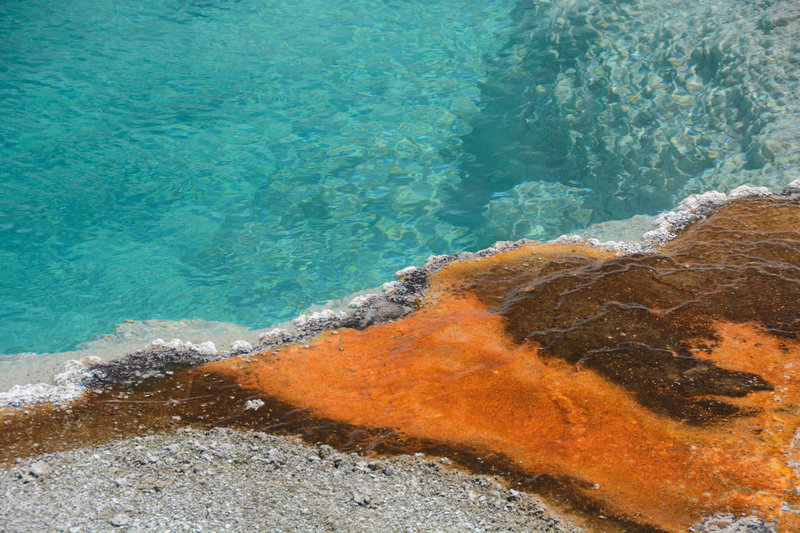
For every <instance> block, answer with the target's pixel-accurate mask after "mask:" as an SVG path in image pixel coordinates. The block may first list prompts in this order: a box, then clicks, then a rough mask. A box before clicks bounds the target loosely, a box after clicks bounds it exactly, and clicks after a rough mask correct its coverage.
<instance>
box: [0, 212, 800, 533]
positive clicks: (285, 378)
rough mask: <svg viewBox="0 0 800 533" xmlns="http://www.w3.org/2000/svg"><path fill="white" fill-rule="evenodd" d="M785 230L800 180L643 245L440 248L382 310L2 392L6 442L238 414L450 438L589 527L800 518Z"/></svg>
mask: <svg viewBox="0 0 800 533" xmlns="http://www.w3.org/2000/svg"><path fill="white" fill-rule="evenodd" d="M795 228H800V205H798V201H797V200H796V199H795V198H791V197H775V198H759V199H752V198H751V199H743V200H736V201H733V202H732V203H730V204H729V205H726V206H724V207H722V208H720V209H718V210H717V211H716V212H715V213H714V214H713V215H712V216H710V217H709V218H707V219H705V220H703V221H701V222H698V223H696V224H695V225H693V226H692V227H690V228H688V229H687V230H685V231H684V232H682V234H681V235H680V236H679V237H678V238H677V239H675V240H674V241H671V242H670V243H668V244H667V245H665V246H663V247H662V248H660V249H659V250H658V251H656V252H654V253H648V254H631V255H625V256H618V255H616V254H615V253H613V252H611V251H608V250H605V249H602V248H598V247H590V246H584V245H565V244H549V245H529V246H523V247H522V248H518V249H516V250H513V251H510V252H505V253H502V254H497V255H494V256H492V257H489V258H484V259H480V260H466V261H457V262H452V263H450V264H448V265H446V266H445V267H444V268H442V269H441V270H440V271H439V272H437V273H436V274H434V275H432V276H431V277H430V278H429V279H428V283H429V287H428V290H427V292H426V296H425V299H424V300H423V301H422V302H421V303H420V306H419V308H418V309H417V310H415V311H414V312H412V313H411V314H409V315H407V316H406V317H404V318H402V319H399V320H396V321H394V322H389V323H385V324H378V325H373V326H370V327H368V328H365V329H363V330H357V329H346V328H341V329H339V330H338V331H336V332H326V333H322V334H320V335H319V336H318V337H316V338H315V339H313V340H311V341H306V342H304V343H295V344H288V345H284V346H282V347H280V348H277V349H274V350H270V351H267V352H263V353H260V354H257V355H250V356H247V357H244V358H232V359H227V360H222V361H218V362H214V363H209V364H205V365H202V366H199V367H193V368H185V369H180V368H175V369H173V371H174V373H173V374H172V375H168V376H166V377H164V378H159V379H149V380H146V381H145V382H143V383H141V384H139V385H138V386H136V387H129V386H117V387H113V388H111V389H109V390H104V391H100V392H94V393H90V394H88V395H87V396H86V398H84V399H83V400H81V401H79V402H76V403H75V404H73V405H72V406H70V408H69V409H67V410H60V411H59V410H56V411H53V410H50V409H45V408H43V407H37V408H35V409H31V410H30V412H29V413H28V414H27V415H23V414H22V413H21V412H20V411H19V410H16V411H14V412H8V411H6V412H0V420H2V423H3V424H4V425H3V426H2V427H3V428H4V431H3V432H2V434H0V439H2V442H1V443H0V444H2V447H0V449H2V450H3V452H2V454H0V457H2V458H3V460H4V461H8V460H10V459H12V458H13V457H17V456H20V455H25V454H27V453H30V451H29V450H30V443H36V444H37V445H38V446H39V448H38V450H40V451H48V450H56V449H62V448H63V447H66V446H77V445H81V444H82V443H97V442H102V441H103V440H107V439H112V438H118V437H122V436H128V435H130V434H139V433H144V432H152V431H154V430H161V429H169V428H171V427H174V426H176V425H181V424H186V423H191V424H200V425H207V426H215V425H232V426H237V427H250V428H259V429H266V430H270V431H274V432H287V433H300V434H303V435H304V436H305V438H307V439H308V440H310V441H318V442H326V443H330V444H334V445H336V446H337V447H340V448H342V449H358V450H367V451H370V450H372V451H377V452H381V453H402V452H409V451H411V452H413V451H420V450H422V451H428V452H430V453H444V454H447V455H449V456H451V457H454V458H455V459H456V460H457V461H458V462H460V463H461V464H464V465H467V466H470V467H472V468H474V469H476V470H478V471H486V472H491V471H496V472H500V473H503V474H504V475H509V476H510V477H511V478H512V479H514V480H516V481H518V482H519V483H520V484H521V486H525V487H527V488H529V489H533V490H536V491H539V492H540V493H542V494H544V495H547V496H549V497H551V498H556V499H557V500H558V501H557V502H556V503H558V504H559V505H560V507H561V508H568V509H571V510H573V511H581V510H582V511H583V512H584V513H589V514H591V515H593V516H594V517H595V519H594V521H590V522H588V524H589V526H590V527H591V528H592V529H597V530H604V529H607V530H614V529H617V530H624V529H628V530H633V529H635V527H636V525H638V526H641V527H642V528H644V529H648V528H653V529H660V530H670V531H672V530H685V529H686V528H687V527H689V526H691V525H692V524H695V523H698V522H700V521H702V519H703V518H704V517H708V516H711V515H714V514H716V513H735V514H736V515H741V514H743V513H744V514H755V515H757V516H759V517H761V518H762V519H764V520H765V521H767V522H771V521H775V522H776V523H777V527H778V529H779V530H782V531H792V530H797V529H800V520H798V515H797V514H795V513H794V512H792V510H794V509H797V508H798V507H800V501H798V500H799V499H800V498H798V496H797V493H796V492H795V490H794V489H795V488H796V487H797V485H798V477H797V473H796V472H795V471H794V470H793V469H792V467H791V466H789V465H790V463H792V462H795V461H798V460H800V457H798V456H797V455H798V451H797V450H796V449H795V443H794V439H795V435H796V434H797V431H798V426H800V421H799V420H800V418H799V417H798V411H800V357H799V356H800V344H798V342H797V341H796V339H795V337H796V333H797V329H798V321H800V283H798V282H800V234H798V233H797V232H796V231H795ZM252 399H260V400H262V401H264V402H266V403H265V405H264V406H263V407H261V408H260V409H247V408H246V407H245V405H246V403H247V401H248V400H252ZM26 450H28V451H26ZM537 480H538V481H537ZM601 515H602V516H608V517H612V516H613V517H616V518H617V519H618V520H619V521H617V522H614V523H609V525H608V528H605V526H603V525H601V524H602V522H599V520H604V519H600V518H598V517H599V516H601ZM599 524H600V525H599Z"/></svg>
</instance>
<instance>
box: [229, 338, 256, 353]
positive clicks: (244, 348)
mask: <svg viewBox="0 0 800 533" xmlns="http://www.w3.org/2000/svg"><path fill="white" fill-rule="evenodd" d="M252 349H253V345H252V344H250V343H249V342H247V341H242V340H238V341H233V342H232V343H231V351H232V352H235V353H244V352H249V351H250V350H252Z"/></svg>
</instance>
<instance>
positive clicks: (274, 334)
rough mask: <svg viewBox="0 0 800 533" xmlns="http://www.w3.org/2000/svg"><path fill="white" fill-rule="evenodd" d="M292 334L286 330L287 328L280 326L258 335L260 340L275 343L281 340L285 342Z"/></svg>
mask: <svg viewBox="0 0 800 533" xmlns="http://www.w3.org/2000/svg"><path fill="white" fill-rule="evenodd" d="M291 337H292V336H291V334H290V333H289V332H288V331H286V330H285V329H280V328H273V329H271V330H269V331H265V332H264V333H261V334H260V335H259V336H258V341H259V342H264V343H268V344H275V343H279V342H284V341H286V340H288V339H290V338H291Z"/></svg>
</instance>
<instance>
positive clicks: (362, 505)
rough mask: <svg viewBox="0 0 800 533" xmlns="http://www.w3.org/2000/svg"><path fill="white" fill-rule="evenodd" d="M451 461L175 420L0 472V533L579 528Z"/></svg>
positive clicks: (538, 503) (537, 502) (529, 498)
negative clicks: (171, 427)
mask: <svg viewBox="0 0 800 533" xmlns="http://www.w3.org/2000/svg"><path fill="white" fill-rule="evenodd" d="M448 464H449V461H448V460H447V459H446V458H441V459H436V458H430V457H425V456H415V457H411V456H402V457H397V458H394V459H376V458H366V457H362V456H359V455H356V454H344V453H340V452H337V451H335V450H334V449H333V448H330V447H329V446H324V445H323V446H307V445H303V444H299V443H298V442H297V441H296V440H294V439H291V438H289V437H276V436H272V435H267V434H265V433H261V432H250V431H246V432H241V431H235V430H229V429H224V428H217V429H213V430H210V431H202V430H197V429H191V428H184V429H182V430H180V431H178V432H176V433H171V434H161V435H153V436H147V437H136V438H133V439H129V440H124V441H119V442H115V443H111V444H106V445H103V446H98V447H94V448H83V449H78V450H72V451H67V452H59V453H54V454H47V455H44V456H39V457H37V458H34V459H27V460H18V461H17V462H16V463H15V464H14V465H13V466H12V467H10V468H7V469H2V470H0V490H2V497H0V531H9V532H11V531H70V532H72V533H77V532H86V531H223V530H232V531H465V532H466V531H536V532H569V531H576V528H575V527H574V526H572V525H571V524H569V523H568V522H566V521H564V520H563V519H559V518H558V517H556V516H555V515H554V514H553V513H552V512H550V511H549V510H548V509H547V508H546V507H545V506H544V504H543V503H542V502H541V501H540V500H538V499H536V498H535V497H533V496H531V495H528V494H525V493H521V492H518V491H515V490H511V489H508V488H506V487H504V486H503V485H502V484H501V483H500V482H498V480H496V479H494V478H490V477H486V476H473V475H469V474H465V473H463V472H461V471H459V470H457V469H454V468H451V467H449V466H448Z"/></svg>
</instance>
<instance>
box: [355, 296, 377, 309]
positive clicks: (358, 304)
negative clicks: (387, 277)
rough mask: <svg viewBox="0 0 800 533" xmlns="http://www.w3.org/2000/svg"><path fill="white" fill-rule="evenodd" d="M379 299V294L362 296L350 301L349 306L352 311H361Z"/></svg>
mask: <svg viewBox="0 0 800 533" xmlns="http://www.w3.org/2000/svg"><path fill="white" fill-rule="evenodd" d="M378 298H379V296H378V295H377V294H365V295H361V296H356V297H355V298H353V299H352V300H350V303H349V304H347V306H348V307H350V308H351V309H361V308H362V307H366V306H367V305H369V304H370V303H371V302H374V301H375V300H377V299H378Z"/></svg>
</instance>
